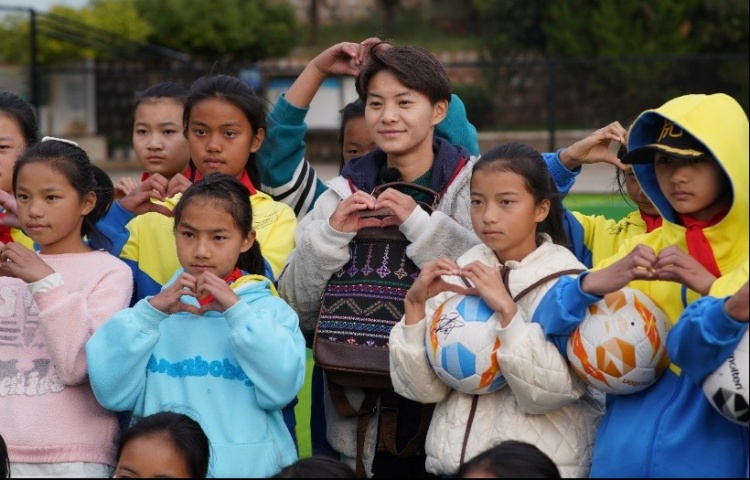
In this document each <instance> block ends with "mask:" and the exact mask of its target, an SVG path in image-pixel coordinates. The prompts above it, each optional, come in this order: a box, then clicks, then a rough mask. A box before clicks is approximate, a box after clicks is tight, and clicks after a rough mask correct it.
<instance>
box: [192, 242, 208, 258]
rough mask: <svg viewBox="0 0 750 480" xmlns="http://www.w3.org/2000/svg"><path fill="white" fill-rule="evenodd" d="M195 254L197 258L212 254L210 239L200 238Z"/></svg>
mask: <svg viewBox="0 0 750 480" xmlns="http://www.w3.org/2000/svg"><path fill="white" fill-rule="evenodd" d="M193 254H194V255H195V258H209V257H210V256H211V249H210V248H209V245H208V241H206V240H203V239H200V238H199V239H198V241H197V242H196V244H195V251H194V252H193Z"/></svg>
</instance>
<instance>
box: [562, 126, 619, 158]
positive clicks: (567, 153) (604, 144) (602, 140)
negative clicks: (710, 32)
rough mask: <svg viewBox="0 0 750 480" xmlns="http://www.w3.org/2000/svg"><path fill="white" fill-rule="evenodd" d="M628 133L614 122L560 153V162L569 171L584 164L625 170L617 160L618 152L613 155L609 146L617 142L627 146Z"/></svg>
mask: <svg viewBox="0 0 750 480" xmlns="http://www.w3.org/2000/svg"><path fill="white" fill-rule="evenodd" d="M627 133H628V132H627V131H626V130H625V129H624V128H623V127H622V125H620V122H617V121H614V122H612V123H610V124H609V125H607V126H606V127H602V128H600V129H599V130H595V131H594V132H592V133H590V134H589V135H588V136H587V137H586V138H584V139H582V140H579V141H577V142H576V143H574V144H573V145H571V146H569V147H567V148H565V149H564V150H563V151H562V152H560V162H562V164H563V165H565V166H566V167H567V168H568V169H569V170H574V169H576V168H578V167H579V166H581V165H582V164H584V163H611V164H612V165H615V166H616V167H618V168H620V169H624V168H625V164H624V163H622V162H621V161H620V159H619V158H617V155H616V153H617V152H615V153H614V154H613V153H612V152H610V151H609V144H610V142H613V141H615V142H620V144H622V145H625V144H626V142H625V136H626V135H627Z"/></svg>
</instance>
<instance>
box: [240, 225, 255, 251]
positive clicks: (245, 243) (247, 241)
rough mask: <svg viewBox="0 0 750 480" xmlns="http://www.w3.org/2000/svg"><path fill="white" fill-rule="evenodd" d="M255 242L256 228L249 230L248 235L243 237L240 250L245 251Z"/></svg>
mask: <svg viewBox="0 0 750 480" xmlns="http://www.w3.org/2000/svg"><path fill="white" fill-rule="evenodd" d="M253 243H255V230H250V231H249V232H247V236H246V237H245V238H243V239H242V244H241V245H240V252H242V253H245V252H247V251H248V250H250V248H251V247H252V246H253Z"/></svg>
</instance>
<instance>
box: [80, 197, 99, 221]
mask: <svg viewBox="0 0 750 480" xmlns="http://www.w3.org/2000/svg"><path fill="white" fill-rule="evenodd" d="M94 207H96V193H94V192H89V193H87V194H86V195H84V196H83V198H82V199H81V215H82V216H86V215H88V214H89V213H91V211H92V210H94Z"/></svg>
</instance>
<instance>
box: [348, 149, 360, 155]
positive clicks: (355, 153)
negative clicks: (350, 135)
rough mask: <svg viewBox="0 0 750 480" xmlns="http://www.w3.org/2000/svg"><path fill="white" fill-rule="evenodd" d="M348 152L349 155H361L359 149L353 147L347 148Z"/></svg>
mask: <svg viewBox="0 0 750 480" xmlns="http://www.w3.org/2000/svg"><path fill="white" fill-rule="evenodd" d="M346 153H347V154H348V155H359V150H357V149H356V148H353V149H351V150H347V151H346Z"/></svg>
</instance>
